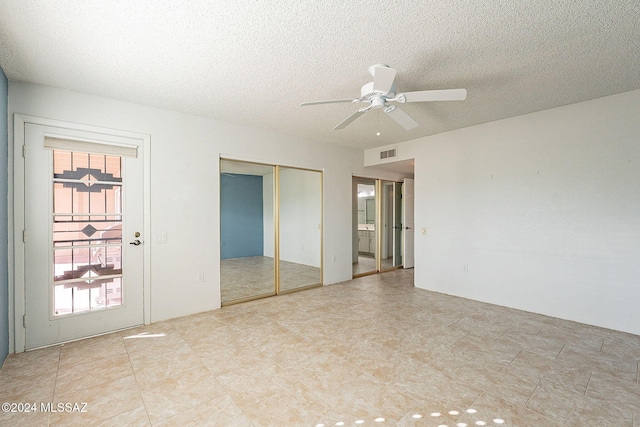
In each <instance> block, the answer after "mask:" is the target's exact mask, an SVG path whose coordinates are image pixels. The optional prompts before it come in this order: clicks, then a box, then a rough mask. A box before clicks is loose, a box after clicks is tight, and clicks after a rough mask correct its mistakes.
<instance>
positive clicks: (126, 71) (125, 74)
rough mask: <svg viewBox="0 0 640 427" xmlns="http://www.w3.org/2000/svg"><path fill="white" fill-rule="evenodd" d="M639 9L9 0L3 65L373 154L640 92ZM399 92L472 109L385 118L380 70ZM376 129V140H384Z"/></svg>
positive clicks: (611, 3)
mask: <svg viewBox="0 0 640 427" xmlns="http://www.w3.org/2000/svg"><path fill="white" fill-rule="evenodd" d="M639 40H640V2H639V1H638V0H608V1H602V0H530V1H513V0H495V1H492V0H485V1H480V0H431V1H424V0H396V1H364V0H354V1H350V2H344V1H311V0H303V1H295V2H294V1H283V0H266V1H265V0H252V1H248V0H216V1H215V2H212V1H210V0H194V1H178V0H175V1H170V0H120V1H118V0H92V1H87V0H56V1H50V0H40V1H29V0H2V1H1V2H0V66H2V68H3V70H4V71H5V73H6V75H7V76H8V78H9V79H10V80H15V81H25V82H33V83H39V84H44V85H49V86H55V87H61V88H66V89H71V90H75V91H80V92H86V93H91V94H96V95H103V96H107V97H111V98H117V99H122V100H127V101H132V102H136V103H140V104H145V105H150V106H156V107H161V108H167V109H171V110H177V111H182V112H186V113H193V114H198V115H203V116H208V117H213V118H216V119H219V120H224V121H229V122H234V123H240V124H244V125H248V126H252V127H256V128H264V129H271V130H276V131H280V132H284V133H288V134H293V135H298V136H302V137H305V138H310V139H314V140H317V141H321V142H332V143H338V144H343V145H347V146H351V147H359V148H370V147H375V146H381V145H387V144H392V143H396V142H400V141H406V140H409V139H414V138H417V137H421V136H425V135H431V134H435V133H440V132H444V131H447V130H452V129H457V128H461V127H465V126H470V125H473V124H478V123H483V122H488V121H493V120H497V119H501V118H506V117H511V116H516V115H520V114H523V113H528V112H533V111H538V110H543V109H547V108H552V107H556V106H560V105H566V104H570V103H574V102H579V101H584V100H588V99H593V98H598V97H601V96H605V95H610V94H614V93H619V92H624V91H628V90H632V89H638V88H640V54H639V42H638V41H639ZM377 63H384V64H388V65H389V66H391V67H394V68H396V69H397V70H398V75H397V78H396V84H397V88H398V91H400V92H406V91H414V90H427V89H448V88H458V87H461V88H466V89H467V91H468V96H467V100H466V101H463V102H461V101H457V102H437V103H436V102H433V103H420V104H406V105H404V106H402V108H403V109H404V110H405V111H406V112H407V113H409V114H410V115H411V116H412V117H413V118H414V119H415V120H416V121H418V122H419V124H420V126H418V127H417V128H415V129H413V130H411V131H405V130H404V129H402V128H401V127H400V126H398V125H397V124H396V123H395V122H393V121H392V120H391V119H390V118H389V117H386V116H385V115H384V113H378V111H379V110H375V111H370V112H368V113H367V114H365V115H363V116H362V117H361V118H359V119H358V120H357V121H355V122H354V123H353V124H351V125H350V126H349V127H347V128H346V129H344V130H340V131H334V130H333V128H334V127H335V126H336V125H337V124H338V123H340V122H341V121H342V120H343V119H344V118H346V117H347V116H349V115H350V114H351V113H352V112H354V111H355V110H356V109H357V108H358V107H357V106H355V105H352V104H349V103H346V104H331V105H317V106H313V107H300V103H301V102H303V101H316V100H323V99H334V98H352V97H358V96H359V91H360V87H361V86H362V85H363V84H365V83H367V82H369V81H370V80H371V78H370V76H369V74H368V73H367V68H368V67H369V66H370V65H373V64H377ZM378 127H379V129H380V131H381V135H380V136H379V137H377V136H375V133H376V131H377V130H378Z"/></svg>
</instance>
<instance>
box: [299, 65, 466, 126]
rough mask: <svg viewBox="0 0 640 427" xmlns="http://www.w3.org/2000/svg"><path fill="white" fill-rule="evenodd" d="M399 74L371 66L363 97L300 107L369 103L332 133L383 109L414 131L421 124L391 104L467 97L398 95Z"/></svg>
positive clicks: (462, 93)
mask: <svg viewBox="0 0 640 427" xmlns="http://www.w3.org/2000/svg"><path fill="white" fill-rule="evenodd" d="M396 73H397V72H396V70H395V69H394V68H391V67H389V66H387V65H383V64H376V65H372V66H371V67H369V74H371V75H372V76H373V81H372V82H370V83H367V84H366V85H364V86H362V88H361V89H360V98H355V99H333V100H328V101H314V102H303V103H302V104H301V106H303V107H306V106H308V105H318V104H336V103H340V102H353V103H354V104H359V103H363V104H369V105H367V106H365V107H364V108H361V109H359V110H358V111H356V112H355V113H353V114H351V115H350V116H349V117H347V118H346V119H345V120H343V121H342V122H341V123H340V124H339V125H338V126H336V127H335V128H333V130H339V129H344V128H345V127H347V126H348V125H349V124H351V123H352V122H353V121H355V120H356V119H357V118H358V117H360V116H361V115H363V114H364V113H366V112H367V111H369V110H370V109H372V108H377V109H380V108H381V109H382V110H383V111H384V112H385V113H387V115H389V117H391V118H392V119H393V120H395V121H396V122H397V123H398V124H399V125H400V126H402V127H403V128H405V129H406V130H411V129H413V128H415V127H416V126H418V122H416V121H415V120H414V119H413V118H411V116H410V115H408V114H407V113H405V112H404V111H402V110H401V109H400V108H398V106H396V105H389V104H388V103H389V102H399V103H400V104H404V103H405V102H430V101H464V100H465V99H466V98H467V90H466V89H444V90H423V91H418V92H404V93H398V94H396V85H395V84H394V80H395V78H396Z"/></svg>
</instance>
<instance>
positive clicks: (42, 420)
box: [0, 401, 50, 427]
mask: <svg viewBox="0 0 640 427" xmlns="http://www.w3.org/2000/svg"><path fill="white" fill-rule="evenodd" d="M21 402H24V401H21ZM36 405H37V406H40V403H39V402H37V403H36ZM38 409H39V408H38ZM49 417H50V414H49V413H47V412H39V411H38V412H29V413H25V412H0V426H20V427H42V426H45V427H46V426H48V425H49Z"/></svg>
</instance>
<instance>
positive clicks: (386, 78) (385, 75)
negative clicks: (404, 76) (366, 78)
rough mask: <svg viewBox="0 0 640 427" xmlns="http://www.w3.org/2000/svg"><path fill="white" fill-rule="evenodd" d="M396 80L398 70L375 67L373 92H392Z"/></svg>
mask: <svg viewBox="0 0 640 427" xmlns="http://www.w3.org/2000/svg"><path fill="white" fill-rule="evenodd" d="M395 78H396V70H395V69H394V68H389V67H374V72H373V91H374V92H379V93H389V92H391V87H392V86H393V81H394V80H395Z"/></svg>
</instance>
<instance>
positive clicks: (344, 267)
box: [9, 82, 398, 322]
mask: <svg viewBox="0 0 640 427" xmlns="http://www.w3.org/2000/svg"><path fill="white" fill-rule="evenodd" d="M13 113H22V114H28V115H33V116H39V117H45V118H49V119H57V120H62V121H69V122H75V123H82V124H88V125H93V126H103V127H106V128H114V129H122V130H128V131H132V132H138V133H144V134H149V135H151V212H150V213H149V217H148V218H149V220H150V221H151V230H152V236H151V239H146V240H147V241H151V244H152V249H151V320H152V321H154V322H155V321H159V320H163V319H168V318H172V317H177V316H182V315H186V314H191V313H195V312H200V311H205V310H210V309H214V308H218V307H220V277H219V259H220V235H219V200H220V198H219V161H218V159H219V157H220V156H221V155H222V156H223V157H226V158H235V159H240V160H251V161H256V162H263V163H270V164H280V165H290V166H298V167H304V168H309V169H318V170H324V188H325V189H326V191H325V205H324V206H325V207H324V225H325V227H324V233H325V235H324V251H325V253H324V255H325V260H327V262H325V265H324V281H325V284H331V283H336V282H340V281H344V280H348V279H350V278H351V177H352V174H363V165H362V159H363V154H362V151H359V150H353V149H349V148H345V147H339V146H333V145H328V144H323V143H318V142H313V141H310V140H304V139H300V138H295V137H291V136H287V135H282V134H278V133H274V132H268V131H262V130H257V129H252V128H248V127H244V126H239V125H234V124H230V123H224V122H220V121H216V120H213V119H208V118H204V117H200V116H193V115H188V114H182V113H177V112H172V111H168V110H162V109H157V108H150V107H145V106H141V105H136V104H132V103H127V102H122V101H117V100H112V99H107V98H102V97H95V96H91V95H87V94H82V93H77V92H71V91H66V90H60V89H55V88H50V87H44V86H38V85H31V84H25V83H18V82H10V83H9V114H10V115H11V117H13ZM10 123H11V121H10ZM9 140H10V141H13V129H12V125H11V128H10V136H9ZM371 173H373V172H369V171H368V174H369V175H370V174H371ZM375 174H376V176H379V177H381V178H388V179H397V178H398V175H397V174H390V173H389V172H386V171H379V172H377V173H375ZM9 227H10V229H12V227H13V225H12V224H9ZM161 233H166V234H167V237H168V239H167V243H166V244H156V243H153V242H154V241H155V236H156V235H158V234H161ZM334 256H335V258H336V262H335V263H334V262H332V259H333V257H334ZM199 272H204V278H205V281H204V282H203V283H198V282H197V275H198V273H199Z"/></svg>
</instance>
